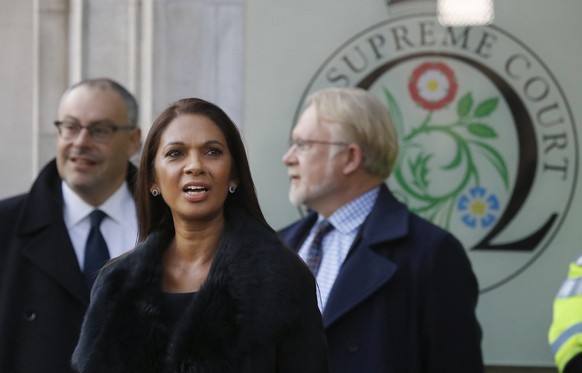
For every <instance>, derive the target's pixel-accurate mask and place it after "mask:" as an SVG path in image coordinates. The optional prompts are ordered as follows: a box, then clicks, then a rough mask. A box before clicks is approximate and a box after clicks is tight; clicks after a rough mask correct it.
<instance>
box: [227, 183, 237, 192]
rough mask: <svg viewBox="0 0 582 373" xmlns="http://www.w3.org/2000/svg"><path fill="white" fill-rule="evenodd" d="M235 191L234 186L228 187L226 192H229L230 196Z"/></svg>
mask: <svg viewBox="0 0 582 373" xmlns="http://www.w3.org/2000/svg"><path fill="white" fill-rule="evenodd" d="M235 190H236V187H235V186H234V185H231V186H229V187H228V191H229V192H230V194H233V193H234V191H235Z"/></svg>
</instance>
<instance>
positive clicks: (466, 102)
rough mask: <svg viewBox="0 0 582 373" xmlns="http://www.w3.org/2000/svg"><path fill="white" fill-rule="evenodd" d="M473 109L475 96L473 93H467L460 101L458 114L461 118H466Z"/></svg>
mask: <svg viewBox="0 0 582 373" xmlns="http://www.w3.org/2000/svg"><path fill="white" fill-rule="evenodd" d="M472 107H473V96H472V95H471V92H469V93H467V94H466V95H464V96H463V97H461V99H460V100H459V103H458V104H457V114H458V115H459V118H464V117H466V116H467V115H469V113H470V112H471V108H472Z"/></svg>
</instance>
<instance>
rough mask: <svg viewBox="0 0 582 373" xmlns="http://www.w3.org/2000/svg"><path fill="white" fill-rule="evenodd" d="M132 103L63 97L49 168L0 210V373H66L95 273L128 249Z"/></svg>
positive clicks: (77, 93) (101, 83)
mask: <svg viewBox="0 0 582 373" xmlns="http://www.w3.org/2000/svg"><path fill="white" fill-rule="evenodd" d="M137 117H138V106H137V102H136V100H135V98H134V97H133V96H132V95H131V94H130V93H129V92H128V91H127V90H126V89H125V88H124V87H122V86H121V85H119V84H118V83H116V82H114V81H112V80H109V79H93V80H85V81H82V82H80V83H78V84H76V85H74V86H72V87H71V88H69V89H68V90H67V91H66V92H65V93H64V94H63V96H62V98H61V102H60V106H59V110H58V120H57V121H55V126H56V128H55V130H56V131H55V132H56V133H57V154H56V159H54V160H52V161H51V162H49V163H48V164H47V165H46V166H45V167H44V169H43V170H42V171H41V172H40V174H39V175H38V177H37V179H36V181H35V182H34V183H33V185H32V188H31V189H30V191H29V192H28V193H27V194H23V195H19V196H16V197H12V198H8V199H6V200H3V201H0V242H1V244H0V305H1V306H0V372H20V373H39V372H47V373H52V372H55V373H56V372H58V373H63V372H70V371H71V368H70V358H71V354H72V352H73V349H74V347H75V345H76V343H77V339H78V335H79V332H80V327H81V323H82V320H83V315H84V312H85V310H86V308H87V305H88V303H89V293H90V288H91V285H92V282H93V280H94V278H95V275H96V272H97V271H98V270H99V269H100V268H101V266H102V265H103V264H104V263H105V262H106V261H107V260H108V259H109V258H113V257H115V256H118V255H120V254H122V253H124V252H125V251H127V250H129V249H131V248H133V247H134V246H135V243H136V240H137V221H136V211H135V210H136V209H135V202H134V200H133V193H132V189H133V184H132V183H133V175H134V174H135V171H136V169H135V167H134V166H133V165H132V164H131V163H130V162H129V160H130V158H131V157H132V156H133V155H134V154H135V153H136V152H137V151H138V150H139V147H140V144H141V133H140V129H139V128H138V127H137Z"/></svg>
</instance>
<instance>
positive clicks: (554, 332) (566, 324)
mask: <svg viewBox="0 0 582 373" xmlns="http://www.w3.org/2000/svg"><path fill="white" fill-rule="evenodd" d="M553 312H554V313H553V320H552V325H551V326H550V330H549V333H548V341H549V343H550V347H551V349H552V353H553V354H554V359H555V361H556V366H557V367H558V370H559V372H560V373H561V372H563V371H564V368H565V367H566V364H568V362H569V361H570V359H572V358H573V357H574V356H576V355H578V354H579V353H582V257H580V258H579V259H578V261H577V262H576V263H570V270H569V272H568V278H567V279H566V281H564V283H563V284H562V287H561V288H560V291H559V292H558V294H557V295H556V299H555V300H554V311H553Z"/></svg>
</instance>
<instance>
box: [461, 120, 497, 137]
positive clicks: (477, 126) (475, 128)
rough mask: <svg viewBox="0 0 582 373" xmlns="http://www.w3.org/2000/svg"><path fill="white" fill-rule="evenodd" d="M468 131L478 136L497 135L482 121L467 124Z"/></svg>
mask: <svg viewBox="0 0 582 373" xmlns="http://www.w3.org/2000/svg"><path fill="white" fill-rule="evenodd" d="M467 129H468V130H469V132H471V133H472V134H473V135H475V136H478V137H487V138H493V137H497V132H495V130H494V129H493V128H491V127H490V126H488V125H486V124H483V123H471V124H469V125H468V126H467Z"/></svg>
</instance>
